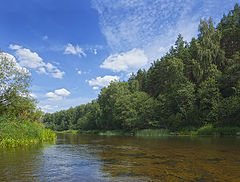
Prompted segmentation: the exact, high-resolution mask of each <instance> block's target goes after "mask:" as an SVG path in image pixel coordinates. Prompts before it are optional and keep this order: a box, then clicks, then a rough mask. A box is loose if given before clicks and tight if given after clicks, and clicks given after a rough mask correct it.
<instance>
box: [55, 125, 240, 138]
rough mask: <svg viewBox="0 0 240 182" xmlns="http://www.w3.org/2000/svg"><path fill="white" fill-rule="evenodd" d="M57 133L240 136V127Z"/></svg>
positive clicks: (146, 135)
mask: <svg viewBox="0 0 240 182" xmlns="http://www.w3.org/2000/svg"><path fill="white" fill-rule="evenodd" d="M56 133H72V134H84V135H101V136H138V137H160V136H172V135H178V136H236V135H240V127H213V125H211V124H208V125H205V126H203V127H201V128H198V129H196V128H191V129H183V130H180V131H170V130H168V129H144V130H138V131H124V130H66V131H56Z"/></svg>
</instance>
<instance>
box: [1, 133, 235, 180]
mask: <svg viewBox="0 0 240 182" xmlns="http://www.w3.org/2000/svg"><path fill="white" fill-rule="evenodd" d="M0 181H58V182H60V181H84V182H85V181H86V182H87V181H89V182H95V181H103V182H104V181H184V182H185V181H240V138H236V137H222V138H214V137H175V136H174V137H161V138H143V137H139V138H137V137H115V136H111V137H107V136H84V135H72V134H58V139H57V141H56V144H45V145H37V146H33V147H27V148H17V149H8V150H6V149H4V150H3V149H0Z"/></svg>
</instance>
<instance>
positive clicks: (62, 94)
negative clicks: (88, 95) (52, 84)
mask: <svg viewBox="0 0 240 182" xmlns="http://www.w3.org/2000/svg"><path fill="white" fill-rule="evenodd" d="M54 92H55V94H57V95H60V96H64V97H66V96H68V95H70V94H71V93H70V92H69V91H68V90H66V89H65V88H62V89H58V90H55V91H54Z"/></svg>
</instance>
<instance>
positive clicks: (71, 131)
mask: <svg viewBox="0 0 240 182" xmlns="http://www.w3.org/2000/svg"><path fill="white" fill-rule="evenodd" d="M55 132H56V133H71V134H77V133H78V130H64V131H55Z"/></svg>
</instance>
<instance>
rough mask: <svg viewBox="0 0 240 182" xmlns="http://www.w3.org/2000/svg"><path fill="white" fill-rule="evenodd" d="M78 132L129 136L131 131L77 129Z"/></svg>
mask: <svg viewBox="0 0 240 182" xmlns="http://www.w3.org/2000/svg"><path fill="white" fill-rule="evenodd" d="M77 133H79V134H86V135H101V136H121V135H122V136H131V135H133V132H127V131H124V130H87V131H86V130H78V132H77Z"/></svg>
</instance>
